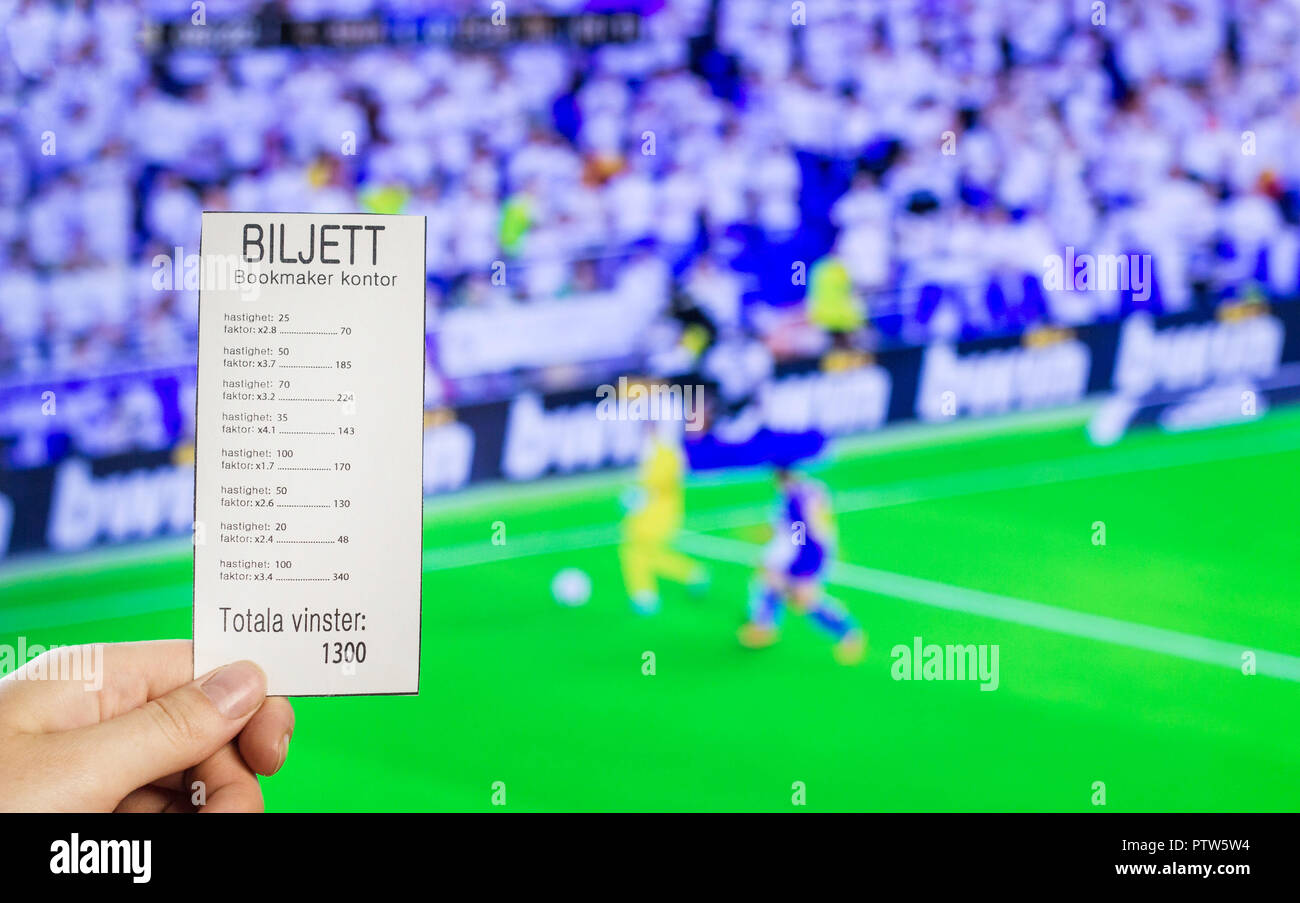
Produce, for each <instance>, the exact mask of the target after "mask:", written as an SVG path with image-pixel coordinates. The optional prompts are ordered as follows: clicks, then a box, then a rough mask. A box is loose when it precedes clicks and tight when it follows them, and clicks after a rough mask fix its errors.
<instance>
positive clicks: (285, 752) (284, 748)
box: [275, 733, 289, 771]
mask: <svg viewBox="0 0 1300 903" xmlns="http://www.w3.org/2000/svg"><path fill="white" fill-rule="evenodd" d="M287 758H289V735H288V734H287V733H286V734H285V735H284V737H282V738H281V739H280V764H279V765H277V766H275V770H276V771H279V770H280V769H281V768H283V767H284V760H285V759H287Z"/></svg>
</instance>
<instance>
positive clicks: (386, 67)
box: [0, 0, 1300, 401]
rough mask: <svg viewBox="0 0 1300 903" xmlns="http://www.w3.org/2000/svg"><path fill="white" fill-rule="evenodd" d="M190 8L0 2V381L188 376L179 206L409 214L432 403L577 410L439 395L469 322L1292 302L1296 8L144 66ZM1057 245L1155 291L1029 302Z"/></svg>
mask: <svg viewBox="0 0 1300 903" xmlns="http://www.w3.org/2000/svg"><path fill="white" fill-rule="evenodd" d="M262 6H263V4H260V3H255V2H244V0H211V2H208V3H207V5H206V16H207V18H208V20H209V21H217V20H220V19H222V18H223V17H230V16H238V15H245V14H249V13H252V12H255V11H256V10H257V9H258V8H260V7H262ZM436 6H437V7H438V9H439V10H440V11H442V12H444V13H450V14H475V15H483V16H487V15H491V13H492V9H491V4H490V3H488V2H486V0H484V2H475V3H471V2H459V3H447V2H443V3H439V4H436ZM276 7H277V9H278V11H279V12H280V14H282V15H284V16H286V17H288V18H293V19H301V20H311V19H319V18H322V17H337V18H349V17H359V16H369V15H376V14H378V15H383V16H392V17H402V16H413V15H417V14H419V13H420V12H421V11H422V9H423V8H424V7H425V4H419V3H415V2H413V0H411V2H400V0H394V2H379V3H372V2H365V0H286V2H283V3H280V4H276ZM191 9H192V8H191V4H190V3H189V2H171V0H146V2H142V3H127V2H112V0H109V2H96V3H93V4H90V3H80V2H49V0H17V2H12V0H10V2H0V23H3V24H2V26H0V27H2V29H3V31H2V34H3V42H2V43H0V85H2V86H3V90H2V91H0V96H2V97H3V98H4V100H3V104H4V106H3V107H0V380H11V381H12V380H21V379H27V380H31V379H38V378H45V377H50V376H54V375H60V376H64V375H80V374H90V373H96V372H103V371H105V370H112V369H124V368H130V367H132V366H140V365H143V364H149V365H154V364H166V363H183V362H192V360H193V357H194V350H195V346H196V335H195V331H196V326H197V310H196V308H197V297H196V295H197V293H196V292H195V291H193V290H187V289H186V288H185V287H184V286H183V285H182V286H179V287H177V288H173V286H171V285H167V286H164V287H163V288H161V289H160V288H159V287H158V284H157V282H156V280H157V277H158V272H159V269H158V266H157V265H156V262H155V261H156V259H157V258H158V257H159V256H160V255H161V256H162V257H166V258H171V257H172V256H173V255H174V254H175V253H176V249H177V248H179V249H181V253H182V254H184V255H189V254H194V253H196V252H197V250H198V238H199V236H198V230H199V222H200V218H199V213H200V211H202V210H204V209H232V210H284V211H335V212H337V211H351V210H368V211H374V212H406V213H417V214H424V215H426V216H427V217H428V258H427V259H428V275H429V282H428V304H429V313H430V315H429V318H428V322H429V327H430V332H431V334H430V337H429V348H430V374H431V377H430V384H431V388H432V393H433V395H432V399H431V400H437V399H445V400H451V401H464V400H472V399H474V398H481V397H491V396H500V395H504V394H508V393H509V392H511V391H515V390H517V388H518V387H519V386H521V385H523V384H526V383H528V381H529V380H539V379H542V380H546V381H547V382H546V384H547V385H556V384H562V383H563V381H564V380H566V379H568V380H571V381H572V382H573V383H574V384H587V383H586V382H584V380H587V379H588V378H589V377H590V376H591V375H592V371H591V370H590V369H587V370H583V369H582V368H581V367H579V368H578V369H574V367H572V366H570V367H565V368H561V369H560V370H559V371H557V370H556V368H555V367H553V366H552V367H550V368H547V369H546V370H545V371H544V372H541V371H539V370H537V369H535V368H534V369H530V368H529V367H528V366H525V364H524V362H522V361H521V362H520V366H516V367H510V366H505V365H500V364H498V365H496V366H495V367H486V368H484V367H480V368H478V370H477V371H476V370H475V368H474V367H473V366H468V367H465V368H463V372H457V373H448V372H446V371H445V369H444V368H443V367H442V364H441V363H440V361H441V359H442V358H443V357H444V356H445V355H444V353H443V352H444V349H440V347H439V336H440V334H441V330H442V328H443V326H444V325H445V324H446V323H447V322H448V321H449V320H450V319H451V318H454V317H456V316H457V315H458V314H461V313H463V312H465V311H477V310H496V309H497V308H501V309H510V310H513V309H516V308H517V307H518V306H534V307H537V306H562V305H566V304H572V303H577V302H579V301H580V300H581V299H583V298H591V297H599V298H601V299H603V300H604V302H605V303H607V304H609V305H612V306H613V309H615V310H618V309H621V308H622V307H625V308H626V309H628V310H636V311H644V312H648V319H645V318H641V319H638V318H637V317H628V318H627V323H629V324H632V325H630V326H629V327H628V328H630V329H632V328H634V329H635V330H636V334H635V335H632V336H630V337H628V341H627V342H624V343H623V344H621V345H620V344H619V343H618V342H613V341H611V347H613V346H615V345H617V346H618V347H620V348H623V349H624V351H625V352H626V354H624V353H623V352H620V354H621V355H622V356H623V357H624V358H626V357H627V356H628V355H630V356H631V357H632V358H636V357H638V356H639V357H640V358H641V359H642V360H643V361H644V360H648V359H651V358H652V357H653V356H654V355H655V354H656V353H663V352H664V351H665V350H666V349H669V348H671V347H673V346H674V344H675V343H676V341H677V335H678V333H677V331H676V330H677V329H678V327H677V326H676V325H674V324H677V323H679V322H680V321H681V318H680V313H681V310H682V308H683V307H687V308H691V309H694V310H696V311H697V312H700V313H702V314H703V315H704V316H706V317H707V319H708V320H709V321H710V323H711V324H712V325H713V326H714V327H715V328H716V329H717V331H718V332H719V333H720V334H723V335H732V334H735V335H744V336H749V337H751V339H761V340H762V341H763V342H764V343H765V344H766V345H767V346H768V347H769V348H770V349H772V350H773V351H774V352H776V353H777V354H778V355H780V354H808V353H818V352H820V351H821V350H824V349H825V348H826V347H827V346H828V345H829V344H830V343H831V341H832V338H831V337H832V335H835V336H838V337H839V339H838V340H839V341H842V342H845V343H847V344H849V345H858V346H861V347H864V348H871V347H883V346H887V345H889V344H891V343H924V342H929V341H933V340H936V339H957V338H974V337H979V336H984V335H994V334H1005V333H1008V332H1016V331H1019V330H1023V329H1025V328H1027V327H1032V326H1035V325H1046V324H1065V325H1069V324H1081V323H1086V322H1091V321H1095V320H1097V319H1100V318H1113V317H1116V316H1120V315H1122V314H1123V313H1125V312H1126V311H1127V310H1129V309H1132V308H1134V307H1142V306H1145V307H1148V308H1151V309H1153V310H1156V311H1175V310H1182V309H1185V308H1188V307H1191V306H1198V305H1199V306H1206V305H1213V304H1214V303H1215V302H1216V301H1217V300H1218V299H1220V298H1221V297H1223V296H1224V295H1225V294H1231V293H1235V292H1239V291H1241V290H1242V287H1243V286H1244V285H1245V284H1247V283H1258V284H1262V285H1263V286H1264V287H1265V288H1266V290H1267V291H1269V292H1270V293H1272V294H1275V295H1279V296H1285V295H1291V294H1294V292H1295V290H1296V285H1297V276H1298V275H1300V253H1298V251H1297V249H1298V248H1300V240H1298V235H1300V232H1298V231H1297V224H1298V223H1300V94H1298V93H1297V87H1298V83H1300V54H1296V53H1295V51H1294V48H1295V47H1296V46H1297V42H1298V41H1300V4H1297V3H1295V2H1287V0H1236V2H1233V0H1147V2H1111V3H1105V4H1100V3H1090V2H1084V0H952V2H942V3H931V2H919V0H918V2H892V0H880V2H867V0H861V2H852V0H842V2H841V0H807V2H806V4H793V5H792V4H783V3H771V2H764V0H716V2H710V0H684V2H679V0H665V2H650V0H642V2H636V0H630V2H626V3H619V2H614V0H608V2H600V3H591V2H581V0H531V2H524V0H508V2H507V4H506V12H507V14H508V15H510V14H517V13H520V12H525V11H544V12H548V13H554V14H565V13H573V12H578V11H582V10H584V9H602V10H603V9H634V10H639V11H641V12H642V13H644V19H643V21H642V23H641V31H640V38H639V40H637V41H635V42H633V43H629V44H622V45H618V44H615V45H607V46H602V47H597V48H577V47H571V46H564V45H559V44H528V43H524V44H517V45H514V46H510V47H508V48H504V49H501V50H492V51H476V50H472V49H465V48H458V49H453V48H449V47H436V46H418V47H416V46H375V47H370V48H365V49H360V50H355V51H348V52H341V51H338V50H327V49H308V50H302V49H297V50H295V49H289V48H264V49H250V50H246V51H241V52H238V53H234V54H226V55H217V54H210V53H200V52H184V51H171V52H168V53H166V54H150V53H146V52H142V50H141V49H140V46H139V43H138V39H139V34H140V32H141V28H142V26H143V25H144V24H145V23H146V22H149V21H169V20H186V19H188V18H189V17H190V16H191ZM1099 16H1100V17H1101V19H1102V21H1099ZM801 18H802V22H799V20H800V19H801ZM796 22H799V24H796ZM1247 22H1249V26H1247V24H1246V23H1247ZM804 23H806V24H804ZM1067 247H1070V248H1074V249H1076V251H1077V253H1080V254H1082V253H1085V252H1086V253H1093V254H1097V253H1109V254H1146V255H1150V257H1151V258H1152V259H1154V260H1155V268H1156V269H1155V277H1156V283H1155V287H1154V291H1153V292H1151V293H1150V297H1145V298H1144V297H1140V296H1139V295H1138V294H1137V293H1135V292H1124V291H1119V290H1114V291H1079V292H1076V291H1070V290H1064V291H1047V290H1044V287H1043V284H1042V281H1043V274H1044V261H1045V259H1046V258H1048V257H1049V256H1051V255H1062V254H1065V253H1066V248H1067ZM495 273H504V278H503V279H494V278H493V277H494V274H495ZM548 309H549V307H548ZM670 313H676V314H678V315H679V316H678V318H677V319H673V318H672V317H670V316H669V314H670ZM488 322H490V320H489V321H488ZM539 322H540V321H539ZM557 322H563V321H557ZM647 323H649V324H650V326H649V327H647V326H646V324H647ZM459 335H461V336H462V339H461V340H463V333H460V334H459ZM537 339H538V341H541V342H544V341H545V336H544V335H542V336H537ZM619 356H620V355H615V354H613V353H611V354H610V355H608V356H607V357H609V358H611V359H612V358H614V357H619ZM595 357H597V358H599V357H600V355H599V354H597V355H595ZM627 362H628V361H627V360H626V359H624V360H622V361H621V363H622V364H626V363H627ZM506 363H507V364H508V363H509V362H508V361H507V362H506ZM572 363H573V364H578V365H584V366H587V367H588V368H590V367H591V366H595V367H596V368H597V369H599V367H600V366H601V365H602V362H601V361H600V360H596V361H591V360H588V361H573V362H572ZM603 365H604V366H606V367H607V368H613V367H614V366H615V363H614V362H613V361H612V360H606V361H604V362H603ZM493 370H495V371H496V372H490V371H493Z"/></svg>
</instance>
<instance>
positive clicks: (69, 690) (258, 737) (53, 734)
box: [0, 640, 293, 812]
mask: <svg viewBox="0 0 1300 903" xmlns="http://www.w3.org/2000/svg"><path fill="white" fill-rule="evenodd" d="M79 666H80V667H79ZM193 667H194V663H193V658H192V651H191V643H190V641H189V640H163V641H159V642H150V643H110V644H104V645H99V646H72V647H64V648H61V649H54V650H51V651H49V652H46V653H44V654H43V655H41V656H39V657H37V658H35V659H33V660H32V661H30V662H27V663H26V664H25V665H24V666H23V667H22V668H20V669H18V670H17V671H16V672H14V673H13V674H10V675H9V676H7V677H5V678H4V679H3V680H0V809H7V810H14V811H20V812H22V811H26V812H47V811H74V812H110V811H117V812H193V811H196V810H197V811H202V812H261V811H262V808H263V803H262V790H261V787H259V786H258V783H257V774H265V775H270V774H275V772H277V771H279V769H280V767H281V766H282V765H283V764H284V759H285V756H286V754H287V753H288V751H289V737H290V736H291V735H292V734H293V708H292V707H291V706H290V705H289V701H288V700H287V699H284V698H282V697H271V698H269V699H268V698H267V696H266V675H265V674H264V673H262V669H261V668H259V667H257V665H255V664H253V663H252V662H235V663H234V664H232V665H226V666H224V667H222V668H218V669H216V670H215V671H210V672H209V673H207V674H205V675H203V676H202V677H200V678H199V679H198V680H192V679H191V675H192V674H193V670H192V669H193ZM193 801H197V802H198V803H201V805H195V803H194V802H193Z"/></svg>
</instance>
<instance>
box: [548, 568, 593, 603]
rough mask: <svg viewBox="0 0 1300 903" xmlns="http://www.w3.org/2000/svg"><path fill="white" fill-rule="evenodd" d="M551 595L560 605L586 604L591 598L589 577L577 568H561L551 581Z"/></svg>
mask: <svg viewBox="0 0 1300 903" xmlns="http://www.w3.org/2000/svg"><path fill="white" fill-rule="evenodd" d="M551 595H552V596H554V597H555V601H556V602H559V603H560V604H561V605H570V606H578V605H586V604H587V601H588V600H589V599H590V598H591V578H590V577H588V576H587V572H586V571H582V570H579V569H578V568H563V569H561V570H560V572H559V573H557V574H556V575H555V579H554V580H552V581H551Z"/></svg>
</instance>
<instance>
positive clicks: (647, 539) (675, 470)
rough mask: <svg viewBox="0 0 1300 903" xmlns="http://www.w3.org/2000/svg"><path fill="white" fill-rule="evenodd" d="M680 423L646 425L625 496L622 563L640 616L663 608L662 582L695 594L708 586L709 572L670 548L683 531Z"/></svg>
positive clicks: (684, 462)
mask: <svg viewBox="0 0 1300 903" xmlns="http://www.w3.org/2000/svg"><path fill="white" fill-rule="evenodd" d="M681 431H682V424H681V423H680V422H675V421H660V422H653V421H647V422H646V443H645V448H644V450H643V452H642V456H641V465H640V471H639V473H638V474H637V483H636V486H635V487H634V488H633V489H631V490H630V491H629V492H628V493H626V494H625V496H624V506H625V507H626V508H627V516H626V517H624V519H623V539H622V543H621V544H620V545H619V550H618V556H619V563H620V564H621V565H622V569H623V585H624V586H625V587H626V588H627V594H628V598H629V599H630V600H631V602H632V607H633V608H634V609H636V610H637V611H638V612H640V613H641V614H646V615H649V614H654V613H655V612H656V611H658V610H659V580H660V579H661V578H665V579H668V580H671V581H673V582H676V583H681V584H684V585H686V587H687V588H688V589H690V590H691V591H692V592H696V593H698V592H702V591H703V590H704V589H706V588H707V586H708V579H709V576H708V572H707V571H706V570H705V569H704V568H703V567H701V566H700V565H699V564H697V563H696V562H694V561H692V560H691V559H690V558H688V557H686V556H685V555H683V554H682V553H681V552H678V551H675V550H674V549H673V548H671V543H672V541H673V539H674V538H675V537H676V536H677V532H678V531H679V530H680V529H681V527H682V514H683V509H684V495H685V491H684V488H683V478H684V475H685V471H686V457H685V455H684V454H683V452H682V448H681V438H680V437H681Z"/></svg>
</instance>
